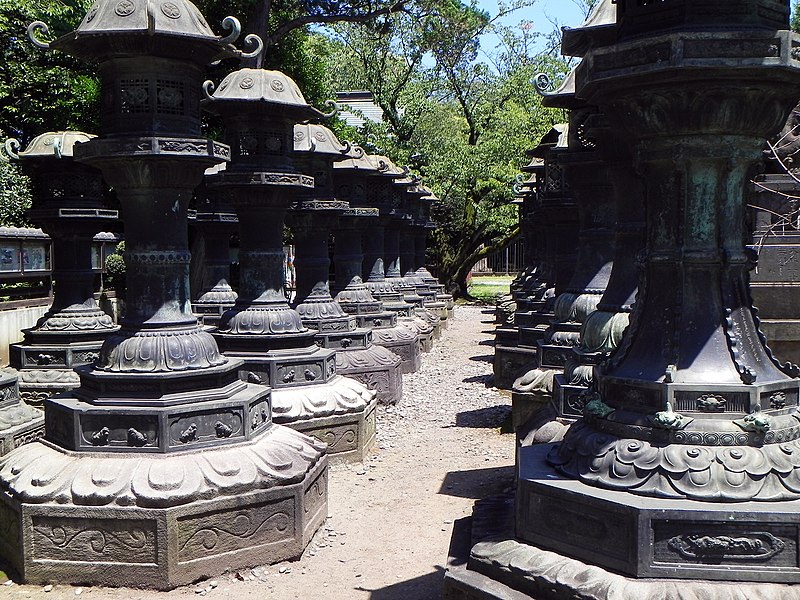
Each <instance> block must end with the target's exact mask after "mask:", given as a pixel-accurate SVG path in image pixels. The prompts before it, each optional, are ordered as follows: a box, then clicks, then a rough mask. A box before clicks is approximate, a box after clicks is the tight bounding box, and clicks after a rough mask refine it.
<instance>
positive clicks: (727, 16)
mask: <svg viewBox="0 0 800 600" xmlns="http://www.w3.org/2000/svg"><path fill="white" fill-rule="evenodd" d="M733 9H735V10H733ZM616 11H617V19H616V23H617V25H618V26H619V35H618V38H617V39H616V40H614V41H613V42H611V43H609V45H597V46H593V47H591V48H590V49H589V50H588V51H587V52H586V56H585V58H584V60H583V61H582V63H581V65H580V66H579V67H578V71H577V77H576V94H577V95H578V96H579V97H582V98H585V99H586V101H587V102H588V103H591V104H592V105H596V106H598V107H599V109H600V110H601V111H602V112H603V113H604V114H605V115H606V116H607V117H608V118H609V120H610V123H611V125H612V126H613V127H620V128H621V130H622V131H624V132H625V133H626V134H627V139H628V144H629V145H630V146H631V147H632V149H633V152H634V155H635V156H636V157H637V163H638V170H639V171H640V172H641V174H642V179H643V182H644V190H645V196H644V198H645V215H646V227H647V236H646V245H645V248H644V250H643V252H642V253H641V254H640V256H639V261H640V263H641V269H642V271H641V273H642V276H641V279H640V282H639V289H638V297H637V300H636V304H635V306H634V309H633V312H632V314H631V316H630V325H629V326H628V329H627V332H626V333H625V334H624V336H623V339H622V341H621V342H620V344H619V346H618V347H617V350H616V352H615V353H614V354H613V355H612V356H611V358H610V360H609V361H607V362H606V363H605V364H604V365H603V366H602V367H601V368H599V369H598V370H597V372H596V374H595V375H596V376H595V382H594V386H593V388H591V392H592V396H590V397H589V398H587V400H588V401H587V403H586V405H585V407H584V411H583V417H582V419H581V420H579V421H578V422H576V423H575V424H574V425H573V426H572V427H570V428H569V430H568V431H567V433H566V435H565V436H564V440H563V441H562V442H561V443H560V444H556V445H540V446H531V447H524V448H521V449H520V451H519V467H518V483H517V486H516V499H515V509H514V512H515V515H514V517H513V518H512V520H511V522H512V524H513V525H512V528H513V529H514V530H515V535H516V537H515V538H514V534H510V536H509V537H504V535H503V534H498V532H497V531H494V532H493V541H492V542H490V543H488V544H486V545H481V547H480V548H477V547H473V550H472V553H471V556H470V563H471V564H472V565H488V564H489V562H491V564H492V565H495V566H496V567H493V568H495V570H494V573H497V574H502V575H501V576H503V577H504V585H510V586H512V587H514V588H516V589H517V590H518V591H519V590H523V591H524V592H525V593H527V594H528V595H531V596H535V597H537V598H554V597H556V595H555V594H553V593H551V592H550V591H547V592H545V593H542V589H543V588H544V586H541V585H540V586H536V585H531V584H532V583H533V582H540V584H541V582H542V580H543V579H547V578H548V575H547V573H552V572H553V571H552V570H557V571H558V582H559V585H558V587H559V592H558V597H564V596H570V597H591V594H594V593H596V592H598V591H599V590H602V594H603V595H604V596H605V597H634V596H635V597H636V598H642V599H650V598H676V599H685V598H698V597H709V598H729V597H740V598H748V599H766V598H781V599H784V598H798V597H800V593H798V589H797V586H796V584H797V582H798V581H800V564H799V563H798V556H797V553H796V552H795V550H794V548H795V544H796V540H797V536H798V521H797V506H798V500H799V499H800V488H798V486H797V485H796V483H795V481H796V476H797V472H798V465H800V462H798V460H797V457H798V456H800V441H799V440H800V427H798V420H799V418H798V413H797V400H796V399H797V397H798V392H799V391H800V390H799V389H798V388H800V384H799V383H798V379H797V375H798V370H797V368H796V367H795V366H793V365H785V364H781V363H779V362H778V361H777V360H776V359H775V357H774V356H772V355H771V353H770V352H769V350H768V348H767V347H766V346H765V344H764V338H763V335H762V334H761V332H760V331H759V320H758V317H757V314H756V313H755V311H754V310H753V307H752V302H751V297H750V292H749V288H748V279H749V276H748V273H749V271H750V270H751V269H752V268H753V266H754V254H753V253H752V252H750V251H748V250H747V249H746V248H745V246H744V239H745V235H744V233H745V231H744V210H745V202H744V200H743V194H744V190H745V186H746V183H747V181H748V179H749V176H750V173H751V171H752V167H753V165H754V164H755V163H756V162H757V161H758V160H759V159H760V155H761V149H762V146H763V140H764V139H767V138H769V137H770V136H772V135H774V134H775V133H776V132H778V131H779V130H780V128H781V127H782V126H783V124H784V123H785V120H786V117H787V115H788V114H789V112H790V110H791V109H792V107H793V106H794V104H795V103H796V99H797V90H798V84H799V83H800V62H798V60H797V57H796V55H797V53H796V52H793V51H792V48H794V47H797V46H800V39H799V38H798V36H797V34H794V33H792V32H790V31H788V25H789V2H788V1H777V0H743V1H741V2H735V3H734V2H729V1H727V2H726V1H722V0H709V1H708V2H703V3H698V2H689V1H680V0H674V1H672V2H656V3H651V2H647V3H643V2H637V1H636V0H624V1H618V2H617V3H616ZM633 57H636V58H635V59H633V60H632V58H633ZM483 517H486V515H483ZM479 518H480V517H479ZM503 518H504V517H503V516H501V515H500V514H498V513H497V512H495V513H494V514H493V519H494V522H495V523H498V522H500V521H501V520H502V519H503ZM511 538H514V539H511ZM500 539H503V540H504V541H503V542H500V543H501V544H502V545H503V546H502V550H501V547H500V546H499V545H498V544H497V541H498V540H500ZM500 552H502V554H503V556H502V557H501V556H499V554H500ZM512 555H513V559H511V560H513V564H514V565H515V568H516V565H525V567H524V568H523V569H521V570H520V571H517V572H516V573H514V574H513V575H512V576H511V577H505V575H506V574H509V565H510V563H509V560H508V559H509V558H511V556H512ZM587 563H588V564H587ZM556 565H557V566H556ZM589 565H593V566H589ZM478 568H480V567H478ZM709 580H712V581H713V583H711V582H710V581H709ZM790 584H793V585H790ZM548 589H550V588H548ZM634 590H635V591H634ZM484 597H485V596H484ZM595 597H596V596H595Z"/></svg>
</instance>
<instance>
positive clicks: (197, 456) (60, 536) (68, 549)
mask: <svg viewBox="0 0 800 600" xmlns="http://www.w3.org/2000/svg"><path fill="white" fill-rule="evenodd" d="M281 430H285V428H282V427H280V426H273V427H272V429H271V430H270V431H269V432H267V433H266V434H265V435H263V436H262V437H261V439H260V440H258V441H257V442H255V443H254V444H240V445H237V446H236V447H233V449H234V451H235V450H236V448H238V446H241V447H242V448H244V449H245V451H246V452H254V453H256V454H260V455H264V456H266V455H269V454H270V450H269V448H268V446H269V445H270V444H272V443H273V442H272V437H273V436H275V435H278V436H281V437H283V438H286V436H285V435H284V434H282V433H281ZM290 433H292V435H293V436H297V434H296V433H293V432H290ZM290 438H291V436H290ZM289 443H290V444H295V442H291V441H290V442H289ZM297 443H300V442H297ZM33 446H36V444H31V445H30V446H26V447H25V448H22V449H20V450H22V451H24V450H28V449H31V448H32V447H33ZM38 450H41V449H38ZM34 451H36V449H34ZM282 451H284V452H285V449H284V450H282ZM305 451H306V449H304V450H303V452H305ZM59 452H60V453H61V458H60V459H59V460H58V462H60V463H64V464H66V465H68V466H66V470H67V471H80V473H81V474H83V473H85V472H87V470H89V471H91V472H93V473H95V472H96V473H98V475H99V474H100V473H103V475H99V477H100V478H102V477H107V476H108V475H109V474H111V473H114V474H127V475H128V476H132V479H131V480H127V479H126V480H125V481H122V478H124V475H120V479H119V481H117V480H115V481H114V484H115V485H116V484H117V483H119V484H120V486H121V487H122V488H126V487H127V488H131V489H133V490H134V491H136V488H137V486H140V485H141V483H142V482H141V480H140V478H141V476H142V475H143V474H146V473H148V471H149V469H155V470H158V469H159V467H158V466H157V463H158V462H159V461H164V460H167V461H170V462H171V463H172V464H174V465H175V467H174V468H175V469H176V471H178V472H184V470H185V469H190V470H191V469H192V465H193V464H194V465H196V467H198V468H200V469H201V470H203V474H204V475H208V474H210V473H213V472H214V470H215V469H220V468H222V471H219V475H218V478H219V479H224V478H228V479H229V478H232V477H238V476H239V475H236V473H235V472H234V471H231V470H230V469H229V470H227V471H225V469H224V465H225V464H228V465H229V467H237V466H242V465H243V464H244V463H246V462H247V461H246V460H243V459H241V455H240V456H239V457H238V458H237V460H238V462H237V460H233V461H231V460H230V459H231V456H230V454H229V452H230V450H225V449H221V448H211V449H202V450H193V451H190V452H187V453H182V454H179V455H171V456H169V457H164V456H155V455H140V459H139V460H140V463H148V464H149V465H150V466H148V465H146V464H139V465H138V466H137V467H136V468H129V465H130V463H131V459H130V458H129V457H128V458H126V457H124V456H121V455H115V456H111V455H108V454H106V455H98V454H95V455H92V454H86V453H66V456H64V454H65V453H64V451H59ZM220 453H228V455H227V456H219V454H220ZM299 456H300V454H299V453H298V454H297V455H294V456H292V457H291V458H292V459H293V460H294V459H299ZM13 457H15V454H12V455H10V456H9V457H7V460H8V459H12V458H13ZM49 458H52V456H50V457H49ZM309 458H310V459H311V462H310V463H309V464H308V468H307V469H305V470H304V471H301V474H300V475H299V476H295V477H291V478H283V479H282V478H280V477H269V476H265V477H262V478H261V481H260V483H259V484H258V485H251V484H245V483H242V484H241V485H240V486H239V488H240V489H238V490H237V493H231V492H232V491H233V488H231V489H227V488H225V489H223V488H218V489H217V492H216V493H213V492H209V491H205V492H203V493H196V494H194V495H193V496H192V497H188V496H187V497H188V498H189V499H188V500H187V499H186V498H181V500H180V501H176V502H175V504H174V505H171V504H170V503H160V504H159V503H155V504H157V505H155V506H150V505H149V504H148V503H146V502H145V503H141V502H139V503H130V504H129V503H127V502H124V501H122V500H121V498H122V497H120V499H118V501H116V502H109V503H106V504H104V505H100V504H102V503H100V502H98V503H97V504H98V505H92V504H91V503H88V504H87V503H84V504H75V503H72V502H71V501H70V500H69V497H68V496H55V497H53V498H51V499H50V500H48V501H46V502H43V503H33V502H29V501H27V500H26V499H21V498H24V495H15V494H13V493H11V494H9V493H6V494H2V495H1V496H0V554H2V555H3V556H4V557H5V558H6V559H7V560H8V561H9V563H11V565H12V566H13V567H14V568H15V569H16V570H17V571H18V573H19V575H20V577H21V578H22V580H23V581H25V582H26V583H36V584H46V583H50V582H58V583H59V584H74V585H79V584H91V585H106V586H128V587H146V588H156V589H163V590H166V589H171V588H174V587H177V586H180V585H186V584H190V583H192V582H194V581H197V580H199V579H204V578H207V577H213V576H215V575H219V574H221V573H223V572H225V571H228V570H231V569H240V568H246V567H253V566H257V565H263V564H268V563H275V562H280V561H283V560H287V559H292V558H297V557H299V556H300V555H301V554H302V552H303V549H304V548H305V546H306V545H307V544H308V543H309V542H310V540H311V537H312V536H313V535H314V532H315V531H316V530H317V529H318V528H319V527H320V525H322V523H323V522H324V520H325V518H326V517H327V514H328V508H327V502H328V494H327V490H328V479H327V478H328V462H327V457H326V456H325V455H324V454H320V453H319V452H318V451H317V453H316V455H315V456H314V455H313V452H311V453H310V454H307V456H304V457H303V459H301V460H306V459H309ZM71 459H73V460H72V462H74V461H80V462H79V463H76V464H75V465H74V466H72V465H71V462H70V461H71ZM15 460H17V462H19V463H20V464H22V465H23V467H22V468H23V469H24V468H25V465H24V463H25V457H24V456H23V455H20V456H19V457H18V458H16V459H15ZM47 460H48V458H47V457H45V458H42V459H41V460H40V462H44V463H45V465H46V464H47ZM115 462H116V463H118V465H117V467H116V468H115V466H114V463H115ZM45 465H40V468H45V469H46V468H47V467H46V466H45ZM92 465H94V466H92ZM208 465H214V466H213V467H211V468H209V467H208ZM51 466H52V465H51ZM263 466H264V465H263V464H262V463H259V462H258V461H256V462H255V463H253V467H252V468H251V469H250V470H253V469H256V470H257V469H262V468H263ZM223 471H224V473H223ZM245 471H247V469H245ZM247 472H248V474H249V471H247ZM150 473H151V475H152V471H150ZM54 479H58V477H55V478H54ZM145 479H146V478H145ZM241 479H242V482H244V481H245V479H247V475H241ZM190 480H192V477H191V476H187V477H184V484H186V482H187V481H190ZM98 481H99V479H98ZM208 481H209V483H210V485H211V486H212V487H213V485H214V484H213V481H212V480H208ZM79 483H80V482H76V484H78V485H79ZM84 483H85V482H84ZM95 483H96V485H97V486H98V487H102V486H100V484H99V483H97V482H95ZM165 483H170V482H165ZM226 483H227V480H226ZM12 487H13V486H12Z"/></svg>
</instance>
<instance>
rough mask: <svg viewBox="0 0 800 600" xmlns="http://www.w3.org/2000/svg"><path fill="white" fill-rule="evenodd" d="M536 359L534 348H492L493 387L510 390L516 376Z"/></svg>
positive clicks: (497, 346) (515, 346) (506, 346)
mask: <svg viewBox="0 0 800 600" xmlns="http://www.w3.org/2000/svg"><path fill="white" fill-rule="evenodd" d="M536 357H537V352H536V348H531V347H530V346H519V345H516V344H514V345H496V346H495V347H494V386H495V387H497V388H500V389H503V390H508V389H511V386H512V385H513V384H514V380H515V379H516V378H517V374H518V373H519V371H520V370H521V369H523V368H524V367H526V366H527V365H530V364H532V363H533V362H534V361H535V360H536Z"/></svg>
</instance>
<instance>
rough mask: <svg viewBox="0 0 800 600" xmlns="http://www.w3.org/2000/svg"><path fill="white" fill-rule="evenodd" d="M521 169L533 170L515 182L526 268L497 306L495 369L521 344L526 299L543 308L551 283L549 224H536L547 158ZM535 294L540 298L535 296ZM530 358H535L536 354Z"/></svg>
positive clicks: (536, 160)
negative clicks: (519, 317) (520, 316)
mask: <svg viewBox="0 0 800 600" xmlns="http://www.w3.org/2000/svg"><path fill="white" fill-rule="evenodd" d="M521 170H522V171H525V172H530V176H529V177H528V179H525V178H524V176H523V175H522V174H520V175H518V176H517V182H516V183H515V184H514V196H515V201H516V202H517V203H518V204H517V206H518V207H519V220H520V229H521V234H522V239H523V240H524V247H525V259H524V268H523V269H522V271H520V273H519V275H517V277H516V278H515V279H514V280H513V281H512V282H511V284H510V286H509V293H508V294H507V295H506V296H503V297H502V298H501V299H500V300H499V301H498V303H497V307H496V309H495V321H496V322H497V323H498V325H497V327H496V329H495V370H496V371H498V373H499V371H500V369H501V368H502V366H501V365H500V362H501V361H499V360H498V357H499V356H500V355H502V353H506V352H512V349H516V348H517V347H518V344H519V327H518V325H517V322H516V312H517V310H518V309H519V308H520V307H521V306H522V304H523V302H526V303H527V302H530V301H534V302H538V304H537V305H536V307H535V308H536V309H538V308H541V307H542V306H543V304H544V303H543V302H541V299H542V298H543V297H544V294H545V292H546V291H547V287H548V286H547V283H546V282H545V281H544V280H543V279H542V274H543V273H542V268H543V264H544V263H543V257H544V247H545V243H544V240H545V238H546V236H547V235H548V231H547V228H546V227H544V228H541V230H540V229H539V228H538V227H537V225H539V224H540V223H541V219H539V214H538V213H537V210H538V208H539V204H538V184H539V183H540V182H541V179H542V177H541V172H542V171H543V170H544V161H542V160H541V159H538V158H537V159H533V161H532V162H531V164H529V165H527V166H525V167H523V168H522V169H521ZM536 298H538V300H534V299H536ZM529 299H530V300H529ZM526 308H527V306H526ZM530 358H531V360H532V358H533V356H531V357H530ZM525 362H526V363H527V362H531V361H525ZM520 366H521V365H520ZM495 377H497V375H495ZM508 377H509V376H508V375H506V376H505V377H504V379H508Z"/></svg>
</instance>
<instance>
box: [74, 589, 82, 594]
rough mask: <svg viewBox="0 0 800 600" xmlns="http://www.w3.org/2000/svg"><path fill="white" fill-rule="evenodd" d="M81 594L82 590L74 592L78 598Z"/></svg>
mask: <svg viewBox="0 0 800 600" xmlns="http://www.w3.org/2000/svg"><path fill="white" fill-rule="evenodd" d="M82 593H83V588H78V589H77V590H75V595H76V596H80V595H81V594H82Z"/></svg>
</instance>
